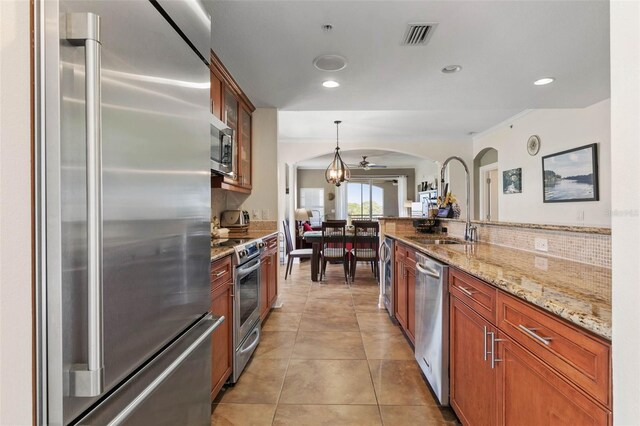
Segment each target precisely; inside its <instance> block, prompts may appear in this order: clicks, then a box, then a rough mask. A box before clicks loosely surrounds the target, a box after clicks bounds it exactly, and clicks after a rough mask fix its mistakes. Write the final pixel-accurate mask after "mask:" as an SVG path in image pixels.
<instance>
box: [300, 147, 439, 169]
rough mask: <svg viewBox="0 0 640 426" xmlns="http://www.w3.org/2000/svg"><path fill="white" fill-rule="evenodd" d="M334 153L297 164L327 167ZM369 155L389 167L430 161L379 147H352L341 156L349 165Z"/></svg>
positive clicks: (414, 165) (401, 166)
mask: <svg viewBox="0 0 640 426" xmlns="http://www.w3.org/2000/svg"><path fill="white" fill-rule="evenodd" d="M333 155H334V153H330V154H325V155H321V156H319V157H316V158H312V159H310V160H305V161H301V162H299V163H297V164H296V166H298V167H299V168H302V169H326V168H327V166H328V165H329V163H330V162H331V160H332V159H333ZM363 155H366V156H367V161H369V162H371V163H375V164H377V165H380V166H387V167H388V168H390V169H392V168H403V167H411V168H414V167H416V166H417V165H418V163H420V162H424V161H429V160H423V159H420V158H417V157H415V156H413V155H407V154H402V153H400V152H390V151H383V150H379V149H352V150H346V151H343V150H340V156H341V157H342V159H343V160H344V161H345V162H346V163H347V164H349V165H351V164H358V163H360V161H362V156H363Z"/></svg>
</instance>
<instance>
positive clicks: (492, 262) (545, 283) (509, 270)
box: [386, 233, 611, 340]
mask: <svg viewBox="0 0 640 426" xmlns="http://www.w3.org/2000/svg"><path fill="white" fill-rule="evenodd" d="M386 235H387V236H389V237H391V238H394V239H396V240H398V241H401V242H403V243H405V244H407V245H409V246H411V247H414V248H415V249H417V250H418V251H420V252H423V253H425V254H427V255H429V256H431V257H433V258H434V259H437V260H440V261H441V262H444V263H447V264H449V265H450V266H452V267H455V268H457V269H459V270H461V271H464V272H466V273H468V274H470V275H473V276H475V277H477V278H479V279H481V280H483V281H486V282H488V283H490V284H492V285H494V286H495V287H497V288H499V289H501V290H503V291H505V292H507V293H510V294H512V295H514V296H516V297H518V298H520V299H522V300H525V301H528V302H530V303H532V304H534V305H536V306H539V307H540V308H542V309H544V310H546V311H547V312H550V313H552V314H555V315H557V316H559V317H561V318H564V319H565V320H567V321H569V322H571V323H573V324H575V325H577V326H579V327H582V328H584V329H586V330H589V331H591V332H592V333H594V334H596V335H598V336H601V337H603V338H605V339H607V340H611V269H608V268H604V267H599V266H593V265H588V264H585V263H580V262H575V261H571V260H565V259H561V258H557V257H551V256H544V255H541V254H537V253H532V252H528V251H523V250H517V249H514V248H509V247H503V246H498V245H495V244H489V243H483V242H476V243H471V244H447V245H436V244H422V243H419V242H417V241H415V240H412V239H411V238H410V237H418V238H424V237H427V238H429V237H428V236H426V235H420V236H418V235H416V234H415V233H387V234H386Z"/></svg>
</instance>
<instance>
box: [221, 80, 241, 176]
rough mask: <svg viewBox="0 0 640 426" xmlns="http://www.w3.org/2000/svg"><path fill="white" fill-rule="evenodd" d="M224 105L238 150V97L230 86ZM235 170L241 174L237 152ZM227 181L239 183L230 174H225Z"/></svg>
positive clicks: (226, 92) (225, 91) (227, 89)
mask: <svg viewBox="0 0 640 426" xmlns="http://www.w3.org/2000/svg"><path fill="white" fill-rule="evenodd" d="M223 106H224V111H223V112H224V117H223V120H222V121H224V122H225V123H226V124H227V126H229V127H230V128H232V129H233V141H234V146H235V148H236V150H238V149H239V148H238V106H239V103H238V100H237V99H236V97H235V96H234V95H233V93H232V92H231V90H229V88H228V87H225V90H224V100H223ZM235 157H236V158H235V170H236V175H238V174H239V168H238V165H239V161H240V160H239V158H238V157H239V156H238V155H237V153H236V156H235ZM224 180H225V181H229V182H230V183H233V184H238V183H239V180H237V179H236V180H233V179H231V178H230V177H228V176H225V178H224Z"/></svg>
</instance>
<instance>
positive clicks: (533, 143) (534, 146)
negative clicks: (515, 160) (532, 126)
mask: <svg viewBox="0 0 640 426" xmlns="http://www.w3.org/2000/svg"><path fill="white" fill-rule="evenodd" d="M527 151H528V152H529V155H536V154H537V153H538V151H540V136H538V135H531V136H530V137H529V140H527Z"/></svg>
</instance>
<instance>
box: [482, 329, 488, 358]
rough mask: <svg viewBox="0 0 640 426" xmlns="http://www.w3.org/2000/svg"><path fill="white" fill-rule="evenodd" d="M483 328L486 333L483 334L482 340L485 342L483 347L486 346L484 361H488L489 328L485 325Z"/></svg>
mask: <svg viewBox="0 0 640 426" xmlns="http://www.w3.org/2000/svg"><path fill="white" fill-rule="evenodd" d="M483 328H484V333H483V334H482V340H483V341H484V342H483V345H484V360H485V361H486V360H487V353H488V352H487V337H488V335H487V326H486V325H485V326H484V327H483Z"/></svg>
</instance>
